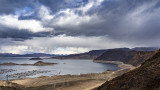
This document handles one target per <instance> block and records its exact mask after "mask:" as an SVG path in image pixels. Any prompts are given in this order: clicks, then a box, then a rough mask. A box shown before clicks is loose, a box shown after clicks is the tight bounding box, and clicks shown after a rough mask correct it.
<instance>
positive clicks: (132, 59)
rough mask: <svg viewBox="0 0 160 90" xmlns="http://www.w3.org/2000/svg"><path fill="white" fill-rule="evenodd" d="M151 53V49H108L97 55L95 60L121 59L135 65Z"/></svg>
mask: <svg viewBox="0 0 160 90" xmlns="http://www.w3.org/2000/svg"><path fill="white" fill-rule="evenodd" d="M152 54H153V51H135V50H122V49H110V50H108V51H106V52H105V53H103V54H102V55H101V56H99V57H97V58H96V59H95V61H121V62H124V63H127V64H132V65H134V66H137V65H139V64H141V63H142V62H144V60H146V59H148V58H149V57H150V56H151V55H152Z"/></svg>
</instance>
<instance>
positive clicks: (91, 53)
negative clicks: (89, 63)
mask: <svg viewBox="0 0 160 90" xmlns="http://www.w3.org/2000/svg"><path fill="white" fill-rule="evenodd" d="M105 51H106V50H92V51H89V52H86V53H80V54H71V55H67V56H57V57H52V58H54V59H92V60H93V59H94V58H97V57H98V56H100V55H101V54H103V53H104V52H105Z"/></svg>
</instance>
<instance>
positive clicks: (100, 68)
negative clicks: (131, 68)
mask: <svg viewBox="0 0 160 90" xmlns="http://www.w3.org/2000/svg"><path fill="white" fill-rule="evenodd" d="M29 59H30V58H0V63H4V62H13V63H18V64H24V63H27V64H33V63H35V62H37V61H34V60H29ZM42 61H43V62H52V63H58V64H55V65H51V66H19V65H16V66H0V70H4V69H5V70H6V69H13V70H15V71H12V72H7V73H3V74H2V73H0V80H6V75H13V74H16V73H21V72H27V71H32V70H38V71H39V70H40V71H49V72H47V73H37V74H36V75H31V76H26V77H14V78H9V79H18V78H34V77H39V76H52V75H65V74H72V75H79V74H86V73H99V72H104V71H106V70H118V69H120V68H119V67H118V66H117V65H116V64H109V63H108V64H103V63H95V62H93V61H92V60H57V59H44V60H42Z"/></svg>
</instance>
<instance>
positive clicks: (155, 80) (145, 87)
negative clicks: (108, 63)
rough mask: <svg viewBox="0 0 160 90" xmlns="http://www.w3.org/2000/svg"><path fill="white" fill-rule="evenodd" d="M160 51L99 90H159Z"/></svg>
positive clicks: (107, 82) (98, 89)
mask: <svg viewBox="0 0 160 90" xmlns="http://www.w3.org/2000/svg"><path fill="white" fill-rule="evenodd" d="M159 89H160V50H157V51H156V52H155V53H154V54H153V56H152V57H150V58H149V59H147V60H146V61H145V62H144V63H142V65H141V66H140V67H138V68H136V69H134V70H132V71H130V72H128V73H125V74H123V75H121V76H118V77H116V78H114V79H112V80H111V81H106V82H105V83H104V84H103V85H102V86H100V87H98V88H97V90H159Z"/></svg>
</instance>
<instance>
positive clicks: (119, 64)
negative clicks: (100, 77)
mask: <svg viewBox="0 0 160 90" xmlns="http://www.w3.org/2000/svg"><path fill="white" fill-rule="evenodd" d="M93 62H97V63H113V64H117V65H118V67H120V68H121V69H126V68H134V66H132V65H130V64H125V63H123V62H120V61H103V60H93Z"/></svg>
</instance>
